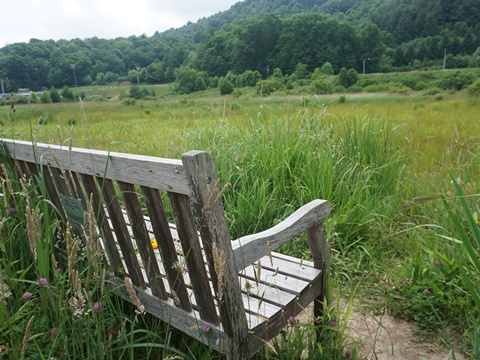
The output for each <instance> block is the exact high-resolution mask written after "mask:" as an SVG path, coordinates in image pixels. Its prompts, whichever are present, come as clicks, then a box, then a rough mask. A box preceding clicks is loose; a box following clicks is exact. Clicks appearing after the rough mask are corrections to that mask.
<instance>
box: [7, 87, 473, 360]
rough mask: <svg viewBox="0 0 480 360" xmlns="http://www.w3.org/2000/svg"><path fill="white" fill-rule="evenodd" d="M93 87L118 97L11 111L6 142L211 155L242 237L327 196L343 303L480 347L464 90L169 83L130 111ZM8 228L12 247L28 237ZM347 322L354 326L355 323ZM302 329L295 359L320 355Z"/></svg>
mask: <svg viewBox="0 0 480 360" xmlns="http://www.w3.org/2000/svg"><path fill="white" fill-rule="evenodd" d="M84 90H85V91H86V92H87V91H89V92H90V93H92V92H93V91H97V92H98V91H100V92H101V95H102V96H104V97H105V98H110V100H107V101H101V102H88V101H87V102H85V103H83V105H82V104H78V103H60V104H49V105H40V104H35V105H17V106H16V109H15V110H16V111H15V112H13V111H12V110H11V109H10V108H8V107H7V106H3V107H0V121H1V124H2V130H1V131H2V133H3V136H4V137H7V138H17V139H26V140H31V139H35V140H37V141H41V142H48V143H56V144H58V143H62V144H64V145H65V146H68V145H69V144H70V139H71V141H72V143H73V145H74V146H77V147H88V148H96V149H108V150H111V151H118V152H129V153H136V154H145V155H154V156H160V157H179V156H180V155H181V154H182V153H183V152H186V151H189V150H191V149H199V150H207V151H209V152H210V153H212V155H213V156H214V158H215V162H216V166H217V172H218V174H219V177H220V179H221V181H222V182H223V183H227V182H228V183H229V184H230V186H229V187H228V189H227V191H226V192H225V206H226V212H227V217H228V220H229V224H230V230H231V233H232V237H236V236H240V235H243V234H246V233H249V232H252V231H259V230H262V229H264V228H266V227H268V226H271V225H272V224H273V223H275V221H277V220H278V219H282V218H285V217H286V216H287V215H288V214H290V213H291V212H293V211H294V210H295V209H296V208H298V207H299V206H301V205H303V204H305V203H306V202H308V201H309V200H312V199H313V198H325V199H327V200H329V201H330V202H331V204H332V208H333V212H332V215H331V217H330V218H329V220H328V222H327V223H326V226H325V230H326V235H327V239H328V241H329V243H330V245H331V250H332V274H331V275H332V283H333V284H334V286H333V293H332V296H333V298H334V299H337V300H338V299H339V298H340V297H348V298H354V299H357V300H359V301H360V302H363V303H365V304H366V305H367V307H368V308H369V309H370V310H372V311H373V312H378V311H388V312H390V313H392V314H394V315H395V316H397V317H399V318H404V319H407V320H412V321H416V322H417V323H418V325H419V326H418V328H419V334H421V335H422V334H423V335H427V336H429V337H431V336H433V335H434V336H438V337H440V338H441V340H440V341H442V342H444V343H447V344H452V345H451V346H452V347H454V348H455V351H464V352H466V353H467V354H470V355H472V354H473V352H474V351H477V350H478V349H477V350H475V348H474V345H473V344H474V343H475V339H477V341H478V332H477V333H476V332H475V329H476V327H477V328H478V326H479V325H480V324H478V320H477V319H478V315H479V310H480V306H479V304H480V300H478V303H477V302H476V301H477V300H476V299H480V290H479V288H480V286H479V284H478V282H475V280H473V281H472V279H478V278H479V276H480V266H479V265H478V255H479V249H480V235H479V232H480V230H479V227H478V226H480V225H477V223H476V222H478V213H479V207H480V205H479V194H480V191H479V190H480V182H478V178H479V175H480V147H479V144H480V141H479V137H478V136H479V135H478V134H480V122H479V119H478V114H480V102H479V101H478V99H475V98H471V97H468V96H467V95H466V94H465V93H463V92H457V93H447V92H445V93H440V94H436V95H435V96H424V95H420V94H410V95H392V94H364V93H362V94H346V95H345V98H344V99H341V98H340V95H329V96H319V97H317V96H302V95H290V96H286V95H285V96H271V97H268V98H261V97H256V96H254V94H253V93H252V92H248V91H245V92H244V93H243V94H242V95H241V96H238V97H234V96H224V97H220V96H219V95H217V93H216V92H214V91H206V92H201V93H195V94H191V95H181V96H180V95H174V94H172V93H171V92H170V91H169V88H168V87H167V86H158V87H155V92H156V94H157V97H158V98H157V99H156V100H149V101H145V100H137V101H136V103H135V105H132V106H125V105H122V103H121V102H120V101H119V100H118V99H117V96H118V93H119V92H120V88H118V87H117V88H115V87H111V88H100V89H96V88H92V89H84ZM98 94H100V93H98ZM82 108H83V110H82ZM82 111H84V115H83V114H82ZM442 199H443V201H442ZM2 211H4V212H5V211H6V209H2ZM479 224H480V223H479ZM12 226H13V225H12ZM10 229H12V227H10ZM7 230H8V228H4V229H3V230H2V232H3V235H4V236H5V237H6V238H7V239H9V240H8V241H7V242H10V241H13V240H16V238H15V235H12V234H11V233H8V232H6V231H7ZM14 238H15V239H14ZM462 244H463V245H462ZM307 249H308V247H307V246H306V244H305V241H304V239H301V241H299V242H296V243H295V244H290V245H288V246H287V247H285V248H284V249H283V251H285V252H288V253H292V254H294V255H296V256H304V257H305V258H308V256H309V254H308V250H307ZM3 256H6V255H5V254H4V255H3ZM11 260H12V261H13V260H14V259H11ZM3 270H4V271H5V272H6V273H15V271H17V272H18V271H23V270H25V269H22V268H21V266H19V267H18V268H15V269H10V270H8V269H7V270H6V269H3ZM5 278H6V276H4V279H5ZM17 285H18V284H17ZM27 285H28V284H27ZM22 289H23V290H22V291H27V290H28V286H27V287H24V288H22ZM18 291H20V290H18ZM332 301H333V299H332ZM111 302H112V304H113V302H114V300H111ZM10 305H11V306H13V307H15V306H17V307H20V306H22V304H21V302H18V303H16V302H14V301H13V304H10ZM112 306H113V305H112ZM345 311H346V310H345V309H341V308H337V309H336V310H335V311H334V312H332V314H328V316H331V317H332V318H333V317H335V318H337V316H338V315H339V314H342V313H343V314H344V315H345ZM38 316H40V315H38ZM338 319H343V320H341V321H343V324H346V322H347V321H348V315H346V316H343V318H342V317H338ZM27 320H28V316H27V315H25V319H24V320H23V322H20V323H21V324H23V328H22V326H19V329H20V330H19V331H20V332H21V331H22V329H24V327H25V326H26V321H27ZM327 320H328V319H326V321H327ZM93 321H94V319H93V320H92V322H93ZM112 321H113V320H112ZM339 321H340V320H339ZM339 328H340V329H344V328H342V325H341V324H340V327H339ZM132 329H133V328H132ZM333 330H334V331H333V333H330V335H331V336H330V335H328V334H329V333H328V332H326V333H325V334H326V335H325V334H324V335H325V336H326V338H325V339H323V341H324V344H325V349H331V350H332V349H333V350H332V352H329V353H328V354H330V355H331V356H332V357H330V358H344V357H345V355H344V351H345V349H347V348H351V347H353V346H354V343H352V340H351V339H349V338H347V337H345V336H343V331H338V330H337V329H333ZM132 331H134V330H132ZM145 331H147V330H145ZM22 334H23V333H22ZM145 334H147V333H145ZM148 334H149V333H148ZM289 334H290V336H291V337H290V338H288V337H287V338H285V339H284V340H285V343H282V344H277V346H279V347H278V348H277V350H278V351H279V353H280V354H282V352H281V351H280V350H282V349H283V350H282V351H285V353H284V358H288V357H290V358H292V356H293V357H296V356H297V357H298V356H299V354H300V353H302V351H303V350H305V349H307V350H308V351H307V353H309V354H311V356H310V358H312V359H313V358H317V357H315V356H316V355H313V354H314V351H313V349H314V345H312V344H310V343H308V342H305V341H304V342H302V339H300V340H299V336H300V335H299V333H297V332H295V331H290V332H289ZM475 334H477V335H475ZM142 336H143V333H142ZM142 336H140V338H141V339H140V342H142V341H144V338H143V337H142ZM145 336H146V335H145ZM165 336H166V335H165ZM475 336H477V337H475ZM134 338H135V337H134V336H132V341H134ZM92 341H93V340H92ZM158 341H160V340H158ZM133 343H134V342H133ZM326 344H328V345H326ZM0 345H1V344H0ZM171 345H172V347H176V348H181V349H182V351H183V352H184V354H185V353H186V354H189V356H190V358H202V357H203V358H208V356H210V355H211V354H210V355H209V353H208V351H206V350H205V349H203V348H202V347H201V346H198V345H195V344H193V345H192V344H189V345H187V350H186V349H185V345H181V346H183V347H181V346H180V345H178V344H176V343H175V342H172V344H171ZM92 346H93V345H92ZM117 347H118V346H117ZM133 348H134V346H133V345H132V347H131V349H129V351H131V350H132V349H133ZM49 349H50V348H49ZM51 349H54V350H55V349H56V348H55V346H53V347H51ZM17 350H18V351H19V349H17ZM54 350H52V351H53V352H54ZM296 351H298V352H296ZM192 352H193V355H192ZM326 353H327V352H326ZM116 354H118V353H116ZM129 354H130V353H129ZM163 354H164V355H165V353H163ZM332 354H333V355H332ZM114 356H115V355H114V354H113V353H112V357H114ZM261 356H262V357H267V358H268V357H269V356H272V355H271V354H270V355H268V351H266V352H265V353H263V354H262V355H261ZM259 357H260V355H259ZM279 357H280V358H281V357H282V356H281V355H279ZM325 358H328V357H325Z"/></svg>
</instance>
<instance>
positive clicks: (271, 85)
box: [256, 77, 283, 96]
mask: <svg viewBox="0 0 480 360" xmlns="http://www.w3.org/2000/svg"><path fill="white" fill-rule="evenodd" d="M280 89H283V83H282V82H281V81H280V79H278V78H274V77H270V78H268V79H267V80H261V81H259V82H258V83H257V85H256V90H257V94H259V95H260V94H261V95H265V96H268V95H270V94H272V93H274V92H276V91H278V90H280Z"/></svg>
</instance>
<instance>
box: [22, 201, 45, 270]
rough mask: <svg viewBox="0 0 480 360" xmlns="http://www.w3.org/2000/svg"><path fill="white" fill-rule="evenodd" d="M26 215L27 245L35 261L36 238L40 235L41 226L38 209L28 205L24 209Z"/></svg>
mask: <svg viewBox="0 0 480 360" xmlns="http://www.w3.org/2000/svg"><path fill="white" fill-rule="evenodd" d="M25 213H26V214H25V215H26V217H27V235H28V245H29V246H30V250H31V251H32V254H33V258H34V260H35V263H36V262H37V239H39V238H40V237H41V236H42V228H41V225H40V218H41V216H40V215H39V214H38V209H35V210H33V209H32V208H31V207H30V205H27V207H26V209H25Z"/></svg>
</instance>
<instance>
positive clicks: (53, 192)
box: [26, 163, 67, 221]
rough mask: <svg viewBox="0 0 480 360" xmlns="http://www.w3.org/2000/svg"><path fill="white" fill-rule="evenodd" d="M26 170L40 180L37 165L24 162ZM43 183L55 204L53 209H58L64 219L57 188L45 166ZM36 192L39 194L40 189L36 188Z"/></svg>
mask: <svg viewBox="0 0 480 360" xmlns="http://www.w3.org/2000/svg"><path fill="white" fill-rule="evenodd" d="M26 166H27V169H28V172H29V173H31V174H35V176H37V178H38V180H39V181H40V170H39V168H38V166H39V165H37V164H34V163H26ZM43 180H44V181H43V183H44V184H45V189H46V191H47V194H48V197H49V200H50V201H51V202H52V203H53V205H54V206H55V209H54V211H58V214H59V215H60V217H61V218H62V220H64V221H65V220H66V218H67V216H66V215H65V211H64V210H63V206H62V203H61V202H60V197H59V196H58V192H57V189H56V188H55V185H54V182H53V179H52V177H51V175H50V172H49V171H48V168H47V167H44V168H43ZM36 185H37V186H40V184H38V183H37V184H36ZM38 193H39V195H41V194H42V193H41V190H40V188H38Z"/></svg>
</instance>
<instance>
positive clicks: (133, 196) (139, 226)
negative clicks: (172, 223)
mask: <svg viewBox="0 0 480 360" xmlns="http://www.w3.org/2000/svg"><path fill="white" fill-rule="evenodd" d="M117 184H118V186H119V188H120V192H121V194H122V198H123V202H124V203H125V208H126V210H127V214H128V217H129V219H130V226H131V228H132V231H133V236H134V238H135V242H136V243H137V248H138V251H139V253H140V257H141V259H142V263H143V269H144V270H145V272H146V274H147V278H148V282H149V283H150V288H151V289H152V293H153V295H155V296H158V297H160V298H161V299H163V300H166V299H167V297H168V295H167V293H166V291H165V286H164V284H163V279H162V274H161V273H160V268H159V267H158V262H157V261H156V259H155V253H154V252H153V248H152V245H151V243H150V235H149V233H148V230H147V226H146V225H145V221H144V219H143V213H142V207H141V205H140V201H139V200H138V195H137V193H136V192H135V187H134V186H133V185H132V184H127V183H124V182H121V181H118V182H117ZM187 302H188V299H187ZM187 304H188V308H184V309H185V310H190V309H191V308H190V304H189V303H187Z"/></svg>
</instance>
